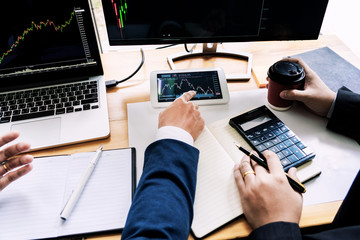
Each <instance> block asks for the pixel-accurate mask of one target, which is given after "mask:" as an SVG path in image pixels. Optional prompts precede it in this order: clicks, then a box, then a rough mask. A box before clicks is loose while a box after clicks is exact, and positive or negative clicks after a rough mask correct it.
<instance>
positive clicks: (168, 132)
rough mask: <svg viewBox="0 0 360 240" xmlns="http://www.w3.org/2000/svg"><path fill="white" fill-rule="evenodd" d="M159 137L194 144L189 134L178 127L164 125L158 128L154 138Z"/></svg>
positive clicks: (158, 138)
mask: <svg viewBox="0 0 360 240" xmlns="http://www.w3.org/2000/svg"><path fill="white" fill-rule="evenodd" d="M161 139H174V140H178V141H182V142H184V143H187V144H189V145H191V146H194V139H193V137H192V136H191V134H190V133H188V132H187V131H185V130H184V129H182V128H179V127H174V126H164V127H161V128H159V129H158V132H157V134H156V140H161Z"/></svg>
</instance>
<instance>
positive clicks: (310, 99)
mask: <svg viewBox="0 0 360 240" xmlns="http://www.w3.org/2000/svg"><path fill="white" fill-rule="evenodd" d="M284 60H286V61H292V62H295V63H298V64H300V65H301V66H302V67H303V68H304V70H305V74H306V76H305V85H304V90H284V91H282V92H281V93H280V97H281V98H283V99H286V100H295V101H300V102H303V103H304V104H305V106H306V107H308V108H309V109H310V111H312V112H314V113H316V114H317V115H320V116H323V117H324V116H326V115H327V114H328V112H329V110H330V108H331V105H332V103H333V101H334V99H335V96H336V93H335V92H333V91H332V90H330V89H329V88H328V87H327V86H326V84H325V83H324V82H323V81H322V80H321V79H320V77H319V76H318V75H317V74H316V73H315V72H314V71H313V70H312V69H311V68H310V67H309V66H308V65H307V64H306V63H305V62H304V61H303V60H301V59H296V58H287V59H284Z"/></svg>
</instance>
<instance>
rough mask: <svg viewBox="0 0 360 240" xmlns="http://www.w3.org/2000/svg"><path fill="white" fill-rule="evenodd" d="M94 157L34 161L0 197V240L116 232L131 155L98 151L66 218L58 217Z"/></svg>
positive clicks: (128, 196)
mask: <svg viewBox="0 0 360 240" xmlns="http://www.w3.org/2000/svg"><path fill="white" fill-rule="evenodd" d="M93 155H94V152H87V153H77V154H73V155H64V156H54V157H43V158H36V159H35V161H34V164H33V166H34V168H33V170H32V171H31V172H30V173H29V174H28V175H26V176H24V177H22V178H21V179H19V180H18V181H16V182H14V183H12V184H10V185H9V186H8V187H7V188H5V189H4V190H3V191H2V192H1V194H0V212H1V214H0V225H1V229H2V230H1V231H0V239H12V240H14V239H39V238H54V237H59V236H67V235H74V234H83V233H88V232H99V231H107V230H115V229H121V228H123V227H124V225H125V221H126V217H127V213H128V210H129V208H130V205H131V201H132V196H133V193H134V190H135V186H136V185H135V183H136V181H135V179H136V176H135V175H136V174H135V172H134V171H135V169H136V168H135V149H134V148H125V149H116V150H106V151H103V153H102V155H101V158H100V159H99V162H98V163H97V166H96V168H95V169H94V172H93V174H92V175H91V177H90V179H89V181H88V182H87V184H86V186H85V188H84V191H83V192H82V195H81V197H80V199H79V201H78V202H77V204H76V205H75V208H74V209H73V211H72V213H71V215H70V217H69V218H68V219H67V220H66V221H63V220H61V219H60V212H61V210H62V208H63V207H64V205H65V203H66V201H67V199H69V195H70V194H71V192H72V190H73V189H74V188H75V186H76V185H77V184H78V182H79V180H80V178H81V176H82V174H83V173H84V171H85V170H86V168H87V167H88V165H89V162H90V160H91V159H92V157H93Z"/></svg>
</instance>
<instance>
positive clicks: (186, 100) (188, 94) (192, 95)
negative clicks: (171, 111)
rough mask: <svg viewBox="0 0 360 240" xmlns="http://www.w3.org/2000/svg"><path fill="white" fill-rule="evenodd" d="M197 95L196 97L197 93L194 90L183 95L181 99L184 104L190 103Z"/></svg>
mask: <svg viewBox="0 0 360 240" xmlns="http://www.w3.org/2000/svg"><path fill="white" fill-rule="evenodd" d="M195 95H196V92H195V91H193V90H190V91H187V92H185V93H183V95H181V97H180V98H181V99H182V100H183V101H184V102H188V101H190V99H192V98H193V97H194V96H195Z"/></svg>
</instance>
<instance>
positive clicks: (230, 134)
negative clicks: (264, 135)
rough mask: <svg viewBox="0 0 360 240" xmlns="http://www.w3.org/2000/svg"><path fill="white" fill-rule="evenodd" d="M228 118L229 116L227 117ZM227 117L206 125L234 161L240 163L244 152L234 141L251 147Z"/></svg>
mask: <svg viewBox="0 0 360 240" xmlns="http://www.w3.org/2000/svg"><path fill="white" fill-rule="evenodd" d="M229 119H230V118H229ZM229 119H228V118H225V119H222V120H219V121H216V122H213V123H211V124H209V125H208V126H207V127H208V128H209V130H210V132H211V133H212V134H213V135H214V136H215V138H216V139H218V142H219V143H220V145H221V146H222V147H223V148H224V149H225V151H226V152H227V153H228V154H229V155H230V157H231V158H232V159H233V161H234V162H237V163H240V162H241V159H242V157H243V156H244V153H242V152H241V151H240V150H239V149H238V148H237V147H236V146H235V144H234V143H237V144H240V145H241V146H243V147H244V148H246V149H252V148H251V147H250V145H249V144H248V143H247V142H246V140H245V139H244V138H243V137H242V136H241V135H240V133H238V132H237V131H236V130H235V129H234V128H233V127H231V126H230V124H229Z"/></svg>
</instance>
